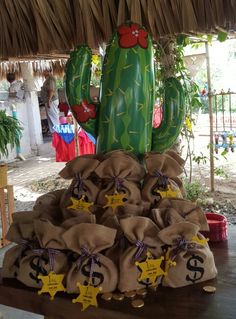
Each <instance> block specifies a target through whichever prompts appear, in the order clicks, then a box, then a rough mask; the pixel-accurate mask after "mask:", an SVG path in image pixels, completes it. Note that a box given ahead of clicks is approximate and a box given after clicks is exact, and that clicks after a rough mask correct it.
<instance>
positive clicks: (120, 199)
mask: <svg viewBox="0 0 236 319" xmlns="http://www.w3.org/2000/svg"><path fill="white" fill-rule="evenodd" d="M126 195H127V194H126V193H124V194H119V193H117V194H113V195H105V197H106V198H107V204H106V205H105V206H103V208H106V207H111V208H112V209H113V211H114V210H115V209H116V207H118V206H124V204H125V203H124V199H125V198H126Z"/></svg>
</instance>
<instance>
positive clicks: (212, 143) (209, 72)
mask: <svg viewBox="0 0 236 319" xmlns="http://www.w3.org/2000/svg"><path fill="white" fill-rule="evenodd" d="M205 49H206V62H207V84H208V103H209V122H210V148H209V150H210V190H211V192H214V190H215V182H214V179H215V176H214V136H213V107H212V98H213V96H212V90H211V71H210V57H209V46H208V42H205Z"/></svg>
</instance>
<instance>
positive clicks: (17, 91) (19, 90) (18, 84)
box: [7, 73, 24, 99]
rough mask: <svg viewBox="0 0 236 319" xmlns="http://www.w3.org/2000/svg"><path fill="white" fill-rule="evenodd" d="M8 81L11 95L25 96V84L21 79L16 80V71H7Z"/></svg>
mask: <svg viewBox="0 0 236 319" xmlns="http://www.w3.org/2000/svg"><path fill="white" fill-rule="evenodd" d="M7 81H8V82H9V83H10V87H9V97H18V98H21V99H22V98H23V96H24V85H23V82H22V81H21V80H16V75H15V73H7Z"/></svg>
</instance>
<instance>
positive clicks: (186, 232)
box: [3, 151, 217, 293]
mask: <svg viewBox="0 0 236 319" xmlns="http://www.w3.org/2000/svg"><path fill="white" fill-rule="evenodd" d="M183 164H184V161H183V160H182V159H181V158H180V157H179V156H178V155H177V154H176V153H175V152H173V151H167V152H165V153H164V154H158V153H149V154H146V156H145V158H144V161H143V165H141V164H140V162H139V161H138V160H137V159H136V158H135V157H134V156H132V155H130V154H129V153H127V152H123V151H113V152H109V153H107V154H105V155H103V156H96V155H95V156H81V157H78V158H76V159H74V160H72V161H70V162H68V163H67V164H66V166H65V168H64V169H63V170H62V171H61V172H60V176H62V177H63V178H66V179H72V183H71V185H70V187H69V189H63V190H58V191H55V192H50V193H48V194H46V195H43V196H41V197H39V198H38V200H37V201H36V203H35V206H34V209H33V211H32V212H20V213H15V214H14V218H13V223H12V225H11V227H10V229H9V232H8V235H7V239H8V240H9V241H12V242H14V243H16V244H17V245H15V246H14V247H12V248H11V249H9V250H8V251H7V253H6V255H5V259H4V264H3V277H6V278H17V279H18V280H19V281H21V282H22V283H24V284H25V285H27V286H30V287H37V288H40V287H41V286H42V283H41V281H40V280H39V279H38V275H46V274H48V273H49V272H50V271H54V272H55V273H58V274H59V273H63V274H65V282H64V284H65V286H66V289H67V292H68V293H78V292H79V291H78V288H77V286H76V283H77V282H80V283H81V284H85V285H86V284H88V282H90V283H91V284H93V285H94V286H101V287H102V292H103V293H105V292H112V291H114V290H116V289H119V290H120V291H121V292H125V291H130V290H136V289H139V288H144V287H146V286H147V285H149V281H148V280H146V281H144V282H140V281H138V278H139V276H140V270H139V268H138V267H137V266H136V264H135V263H136V262H137V261H138V262H142V261H144V260H145V259H146V254H147V251H149V252H150V253H151V254H152V257H153V258H160V257H161V256H163V257H164V261H163V263H162V265H161V267H162V269H163V271H167V270H168V271H167V274H166V275H164V276H162V277H161V278H159V279H158V283H160V282H161V284H162V285H164V286H169V287H182V286H185V285H189V284H192V283H198V282H201V281H205V280H208V279H212V278H214V277H215V276H216V274H217V270H216V267H215V263H214V258H213V254H212V252H211V251H210V249H209V246H208V244H207V243H205V241H204V237H203V236H202V235H201V233H200V232H201V231H207V230H208V224H207V221H206V218H205V215H204V213H203V212H202V210H201V209H200V208H199V207H197V205H196V204H195V203H192V202H191V201H188V200H185V199H183V197H184V190H183V185H182V182H181V179H180V178H179V177H178V176H179V175H181V174H182V172H183ZM167 188H168V189H171V191H172V193H171V194H172V195H173V196H174V197H172V198H162V197H163V194H164V193H163V192H165V190H166V189H167ZM114 194H123V195H125V196H124V202H123V205H122V206H118V207H116V208H115V209H113V208H112V207H105V208H104V206H106V204H107V195H108V196H109V195H114ZM82 197H83V198H84V201H86V202H88V203H93V205H91V206H90V208H89V209H90V212H86V211H78V210H75V209H73V208H68V207H69V206H71V205H72V201H71V198H75V199H80V198H82ZM193 238H195V240H193ZM196 238H197V239H198V240H197V242H196ZM201 241H202V243H203V244H201ZM170 260H171V261H174V262H176V266H170V267H167V264H165V263H168V261H170Z"/></svg>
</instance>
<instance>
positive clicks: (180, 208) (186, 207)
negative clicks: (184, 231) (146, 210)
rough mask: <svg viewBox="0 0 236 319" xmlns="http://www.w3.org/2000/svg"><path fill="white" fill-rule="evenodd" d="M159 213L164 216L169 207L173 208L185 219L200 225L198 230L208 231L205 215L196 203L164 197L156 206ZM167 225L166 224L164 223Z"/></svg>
mask: <svg viewBox="0 0 236 319" xmlns="http://www.w3.org/2000/svg"><path fill="white" fill-rule="evenodd" d="M157 208H158V210H159V211H160V214H161V215H162V216H164V215H165V214H166V212H168V210H169V208H172V209H174V210H175V211H176V212H177V213H178V214H179V215H180V216H182V217H183V218H184V219H185V220H186V221H188V222H191V223H194V224H196V225H198V226H199V227H200V231H209V225H208V223H207V219H206V215H205V214H204V212H203V211H202V209H201V208H200V207H198V206H197V204H195V203H193V202H191V201H189V200H185V199H178V198H165V199H162V200H161V201H160V203H159V204H158V206H157ZM165 226H168V225H165Z"/></svg>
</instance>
